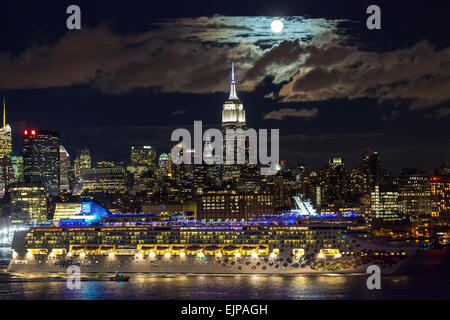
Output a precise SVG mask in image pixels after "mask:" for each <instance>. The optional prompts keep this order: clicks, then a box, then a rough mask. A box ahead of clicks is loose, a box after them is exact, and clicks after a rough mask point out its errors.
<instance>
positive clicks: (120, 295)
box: [0, 274, 450, 300]
mask: <svg viewBox="0 0 450 320" xmlns="http://www.w3.org/2000/svg"><path fill="white" fill-rule="evenodd" d="M109 276H110V275H109V274H96V275H87V274H86V275H83V281H82V283H81V289H80V290H69V289H68V288H67V287H66V283H65V277H66V275H64V274H60V275H52V278H48V275H46V274H36V275H33V276H30V275H27V276H24V275H21V274H15V275H8V274H0V299H164V300H165V299H207V300H219V299H282V300H285V299H420V298H422V299H431V298H434V299H444V298H446V299H448V298H449V297H450V295H449V292H448V289H447V288H448V285H449V284H450V283H449V278H445V279H440V278H437V277H436V278H432V277H428V278H426V279H422V278H411V277H410V276H387V277H383V279H382V289H381V290H368V289H367V287H366V279H367V277H366V276H364V275H292V276H291V275H284V276H266V275H264V276H258V275H239V276H235V275H185V274H180V275H167V276H166V275H157V274H131V279H130V281H129V282H123V283H116V282H111V281H108V277H109Z"/></svg>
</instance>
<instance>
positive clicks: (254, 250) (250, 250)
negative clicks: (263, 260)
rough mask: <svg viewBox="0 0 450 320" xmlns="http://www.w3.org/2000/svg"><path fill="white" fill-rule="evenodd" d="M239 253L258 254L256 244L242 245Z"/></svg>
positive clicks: (245, 254) (246, 254)
mask: <svg viewBox="0 0 450 320" xmlns="http://www.w3.org/2000/svg"><path fill="white" fill-rule="evenodd" d="M241 254H242V255H244V256H249V255H252V254H258V246H247V245H246V246H242V248H241Z"/></svg>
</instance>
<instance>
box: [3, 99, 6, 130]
mask: <svg viewBox="0 0 450 320" xmlns="http://www.w3.org/2000/svg"><path fill="white" fill-rule="evenodd" d="M5 126H6V102H5V97H3V128H4V127H5Z"/></svg>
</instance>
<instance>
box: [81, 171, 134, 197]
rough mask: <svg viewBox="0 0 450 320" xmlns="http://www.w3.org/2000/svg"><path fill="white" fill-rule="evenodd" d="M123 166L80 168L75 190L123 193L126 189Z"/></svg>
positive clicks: (102, 193) (97, 192)
mask: <svg viewBox="0 0 450 320" xmlns="http://www.w3.org/2000/svg"><path fill="white" fill-rule="evenodd" d="M126 178H127V174H126V171H125V169H124V168H121V167H114V168H90V169H89V168H84V169H81V170H80V178H79V181H78V183H77V192H78V193H81V194H89V195H113V194H123V193H125V192H126V190H127V179H126Z"/></svg>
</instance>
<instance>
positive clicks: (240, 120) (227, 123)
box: [222, 63, 248, 181]
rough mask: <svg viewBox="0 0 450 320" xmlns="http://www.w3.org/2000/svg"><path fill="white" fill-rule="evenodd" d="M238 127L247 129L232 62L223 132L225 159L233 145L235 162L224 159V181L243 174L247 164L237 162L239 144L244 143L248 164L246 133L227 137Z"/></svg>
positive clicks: (224, 111)
mask: <svg viewBox="0 0 450 320" xmlns="http://www.w3.org/2000/svg"><path fill="white" fill-rule="evenodd" d="M238 129H242V130H245V129H246V123H245V110H244V106H243V104H242V102H241V100H239V98H238V96H237V92H236V79H235V73H234V63H232V64H231V85H230V96H229V97H228V99H227V100H226V101H225V103H224V104H223V109H222V133H223V137H224V140H223V143H224V145H223V150H224V159H226V150H227V146H233V148H234V151H233V154H234V164H227V163H226V162H225V160H224V165H223V171H222V179H223V181H230V180H235V181H236V180H239V178H240V176H241V174H242V171H243V166H245V164H235V163H236V162H237V146H238V145H240V144H243V145H244V146H245V163H246V164H248V142H247V139H246V136H245V134H243V133H237V132H236V137H234V136H233V137H227V134H226V131H227V130H238ZM228 140H230V141H228Z"/></svg>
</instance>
